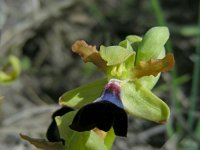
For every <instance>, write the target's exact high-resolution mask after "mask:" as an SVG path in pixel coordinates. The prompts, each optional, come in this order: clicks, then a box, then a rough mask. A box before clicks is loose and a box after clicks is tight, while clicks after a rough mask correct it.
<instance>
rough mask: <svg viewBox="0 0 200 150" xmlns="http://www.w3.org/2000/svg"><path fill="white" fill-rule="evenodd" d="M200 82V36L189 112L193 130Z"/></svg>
mask: <svg viewBox="0 0 200 150" xmlns="http://www.w3.org/2000/svg"><path fill="white" fill-rule="evenodd" d="M198 28H199V29H200V2H199V16H198ZM199 80H200V34H199V35H198V36H197V45H196V58H195V62H194V69H193V77H192V87H191V94H190V100H191V107H190V110H189V119H188V123H189V127H190V128H191V129H192V126H193V123H194V113H195V109H196V101H197V94H198V92H199V91H198V88H199V85H198V83H199Z"/></svg>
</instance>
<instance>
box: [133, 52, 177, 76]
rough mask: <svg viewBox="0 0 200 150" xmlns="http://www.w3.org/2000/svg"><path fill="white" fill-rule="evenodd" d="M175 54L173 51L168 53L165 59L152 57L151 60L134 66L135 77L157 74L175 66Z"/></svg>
mask: <svg viewBox="0 0 200 150" xmlns="http://www.w3.org/2000/svg"><path fill="white" fill-rule="evenodd" d="M174 63H175V61H174V56H173V54H172V53H167V55H166V56H165V57H164V58H163V59H151V60H149V61H141V62H139V64H138V65H137V66H136V67H135V68H134V70H133V72H134V77H135V78H141V77H143V76H149V75H153V76H157V75H158V73H160V72H166V71H169V70H170V69H172V67H173V66H174Z"/></svg>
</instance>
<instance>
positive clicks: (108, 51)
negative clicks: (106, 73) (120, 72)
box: [100, 41, 135, 66]
mask: <svg viewBox="0 0 200 150" xmlns="http://www.w3.org/2000/svg"><path fill="white" fill-rule="evenodd" d="M126 44H127V45H126V46H127V48H124V47H121V46H108V47H105V46H101V47H100V55H101V57H102V58H103V59H104V60H105V61H106V62H107V65H108V66H112V65H117V64H120V63H122V62H124V61H125V60H126V59H127V58H129V57H130V56H131V55H133V54H134V53H135V52H134V51H133V49H132V47H131V45H130V43H129V42H128V41H127V43H126Z"/></svg>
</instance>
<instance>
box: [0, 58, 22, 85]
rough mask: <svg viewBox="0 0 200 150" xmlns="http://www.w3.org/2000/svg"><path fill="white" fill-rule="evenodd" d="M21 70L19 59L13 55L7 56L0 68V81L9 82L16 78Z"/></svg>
mask: <svg viewBox="0 0 200 150" xmlns="http://www.w3.org/2000/svg"><path fill="white" fill-rule="evenodd" d="M20 71H21V67H20V62H19V59H18V58H17V57H15V56H13V55H11V56H9V57H8V60H7V62H6V63H5V64H4V65H3V66H2V67H1V70H0V83H9V82H11V81H13V80H15V79H16V78H18V76H19V74H20Z"/></svg>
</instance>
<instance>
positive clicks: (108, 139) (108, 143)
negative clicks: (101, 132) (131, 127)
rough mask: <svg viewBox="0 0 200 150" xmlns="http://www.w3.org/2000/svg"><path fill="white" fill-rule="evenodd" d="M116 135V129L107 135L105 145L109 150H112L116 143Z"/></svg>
mask: <svg viewBox="0 0 200 150" xmlns="http://www.w3.org/2000/svg"><path fill="white" fill-rule="evenodd" d="M115 137H116V136H115V133H114V129H113V128H111V129H110V130H109V131H108V132H107V135H106V137H105V139H104V144H105V145H106V147H107V149H108V150H110V149H111V148H112V145H113V143H114V141H115Z"/></svg>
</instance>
